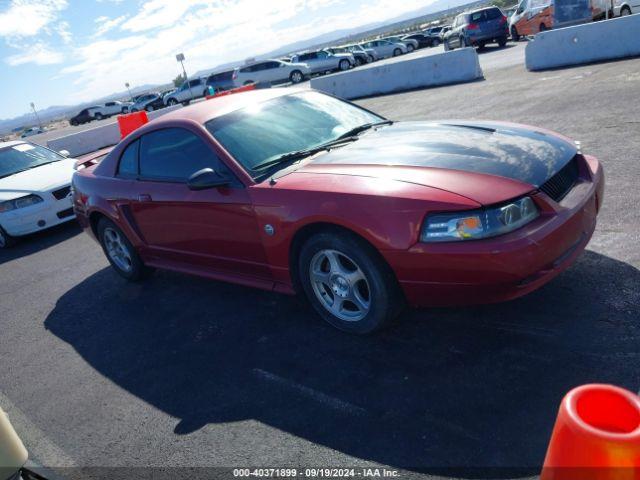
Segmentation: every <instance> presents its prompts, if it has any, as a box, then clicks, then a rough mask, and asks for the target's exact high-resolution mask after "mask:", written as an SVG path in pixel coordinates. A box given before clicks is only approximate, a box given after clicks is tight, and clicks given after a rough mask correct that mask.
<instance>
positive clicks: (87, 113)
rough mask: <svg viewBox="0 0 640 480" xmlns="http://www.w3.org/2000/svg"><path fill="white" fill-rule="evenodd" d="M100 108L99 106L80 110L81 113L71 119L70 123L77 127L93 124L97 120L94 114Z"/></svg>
mask: <svg viewBox="0 0 640 480" xmlns="http://www.w3.org/2000/svg"><path fill="white" fill-rule="evenodd" d="M97 108H100V106H99V105H94V106H93V107H87V108H83V109H82V110H80V112H79V113H78V114H77V115H75V116H73V117H71V118H70V119H69V123H70V124H71V125H73V126H76V125H80V124H82V123H89V122H92V121H93V120H95V119H96V117H94V115H93V112H94V111H95V110H96V109H97Z"/></svg>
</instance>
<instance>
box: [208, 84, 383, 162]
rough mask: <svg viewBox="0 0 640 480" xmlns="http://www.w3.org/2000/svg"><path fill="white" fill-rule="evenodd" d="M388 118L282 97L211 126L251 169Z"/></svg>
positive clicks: (300, 96) (329, 102) (311, 95)
mask: <svg viewBox="0 0 640 480" xmlns="http://www.w3.org/2000/svg"><path fill="white" fill-rule="evenodd" d="M381 120H383V118H381V117H379V116H377V115H374V114H372V113H369V112H367V111H365V110H362V109H361V108H358V107H356V106H354V105H351V104H349V103H346V102H343V101H341V100H338V99H336V98H333V97H330V96H328V95H324V94H321V93H318V92H303V93H297V94H293V95H287V96H283V97H278V98H275V99H273V100H268V101H266V102H263V103H259V104H256V105H252V106H250V107H247V108H244V109H242V110H239V111H237V112H233V113H229V114H227V115H223V116H221V117H219V118H215V119H213V120H210V121H209V122H207V123H206V127H207V129H208V130H209V132H211V134H212V135H213V136H214V137H215V138H216V140H218V141H219V142H220V143H221V144H222V145H223V146H224V148H225V149H226V150H227V151H228V152H229V153H230V154H231V155H233V156H234V158H235V159H236V160H237V161H238V162H240V164H242V166H243V167H244V168H245V169H246V170H248V171H249V172H250V173H251V169H252V168H253V167H254V166H256V165H258V164H260V163H263V162H265V161H268V160H271V159H274V158H277V157H280V156H281V155H284V154H287V153H290V152H296V151H299V150H307V149H311V148H314V147H316V146H318V145H321V144H324V143H327V142H330V141H332V140H335V139H337V138H338V137H339V136H340V135H342V134H343V133H345V132H348V131H349V130H352V129H354V128H356V127H359V126H360V125H364V124H367V123H375V122H380V121H381Z"/></svg>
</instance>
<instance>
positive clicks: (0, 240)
mask: <svg viewBox="0 0 640 480" xmlns="http://www.w3.org/2000/svg"><path fill="white" fill-rule="evenodd" d="M16 243H17V239H16V238H15V237H12V236H11V235H9V234H8V233H7V232H5V230H4V229H3V228H2V227H0V250H3V249H5V248H11V247H13V246H14V245H15V244H16Z"/></svg>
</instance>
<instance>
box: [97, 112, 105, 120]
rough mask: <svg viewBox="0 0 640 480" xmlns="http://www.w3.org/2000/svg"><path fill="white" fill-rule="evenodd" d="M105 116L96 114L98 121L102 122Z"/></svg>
mask: <svg viewBox="0 0 640 480" xmlns="http://www.w3.org/2000/svg"><path fill="white" fill-rule="evenodd" d="M103 118H104V116H103V115H102V114H101V113H96V120H102V119H103Z"/></svg>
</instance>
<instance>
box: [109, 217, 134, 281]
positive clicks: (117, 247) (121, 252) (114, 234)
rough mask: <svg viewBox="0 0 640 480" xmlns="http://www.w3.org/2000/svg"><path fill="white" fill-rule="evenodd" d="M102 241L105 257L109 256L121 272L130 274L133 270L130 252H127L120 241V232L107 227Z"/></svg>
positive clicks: (126, 248)
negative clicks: (105, 252)
mask: <svg viewBox="0 0 640 480" xmlns="http://www.w3.org/2000/svg"><path fill="white" fill-rule="evenodd" d="M103 239H104V247H105V250H106V251H107V255H109V258H110V259H111V260H112V261H113V263H115V264H116V266H117V267H118V268H119V269H120V270H122V271H123V272H127V273H128V272H130V271H131V269H132V268H133V262H132V261H131V252H129V247H127V245H126V244H125V243H124V241H123V240H122V236H121V234H120V232H118V231H116V230H114V229H113V228H110V227H107V228H105V229H104V234H103Z"/></svg>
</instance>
